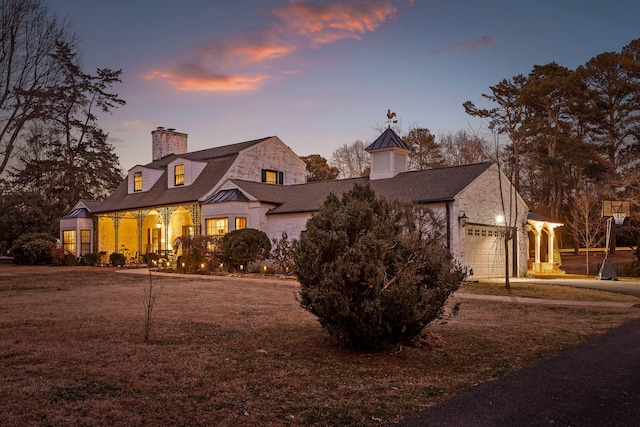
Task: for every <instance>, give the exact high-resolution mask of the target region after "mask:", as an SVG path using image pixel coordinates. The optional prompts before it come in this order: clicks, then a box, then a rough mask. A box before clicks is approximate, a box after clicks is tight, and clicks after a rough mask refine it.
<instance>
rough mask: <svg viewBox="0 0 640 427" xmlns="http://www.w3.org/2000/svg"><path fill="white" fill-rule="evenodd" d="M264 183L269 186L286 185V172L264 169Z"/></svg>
mask: <svg viewBox="0 0 640 427" xmlns="http://www.w3.org/2000/svg"><path fill="white" fill-rule="evenodd" d="M262 182H265V183H267V184H279V185H283V184H284V172H278V171H273V170H268V169H262Z"/></svg>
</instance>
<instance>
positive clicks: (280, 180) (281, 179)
mask: <svg viewBox="0 0 640 427" xmlns="http://www.w3.org/2000/svg"><path fill="white" fill-rule="evenodd" d="M278 184H280V185H283V184H284V172H278Z"/></svg>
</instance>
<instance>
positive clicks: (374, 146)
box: [365, 128, 411, 151]
mask: <svg viewBox="0 0 640 427" xmlns="http://www.w3.org/2000/svg"><path fill="white" fill-rule="evenodd" d="M395 147H397V148H402V149H403V150H409V151H411V149H410V148H409V146H408V145H407V144H405V142H404V141H403V140H402V138H400V137H399V136H398V134H396V133H395V132H394V131H393V130H392V129H391V128H387V130H385V131H384V132H382V135H380V136H379V137H378V139H376V140H375V141H373V142H372V143H371V144H370V145H369V146H368V147H367V148H365V150H366V151H372V150H380V149H384V148H395Z"/></svg>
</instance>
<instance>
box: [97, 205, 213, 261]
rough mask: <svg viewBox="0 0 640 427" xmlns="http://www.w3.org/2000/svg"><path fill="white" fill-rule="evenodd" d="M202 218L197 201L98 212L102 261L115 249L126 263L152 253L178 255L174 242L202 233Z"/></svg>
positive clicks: (98, 248)
mask: <svg viewBox="0 0 640 427" xmlns="http://www.w3.org/2000/svg"><path fill="white" fill-rule="evenodd" d="M200 218H201V214H200V206H199V205H196V204H194V205H188V206H168V207H166V206H165V207H157V208H153V209H145V210H137V211H128V212H113V213H105V214H100V215H96V216H94V227H95V230H96V245H95V246H96V248H97V252H98V253H100V255H101V258H102V262H103V263H108V262H109V257H110V255H111V254H112V253H114V252H117V253H121V254H122V255H124V257H125V260H126V262H127V263H138V262H144V260H145V256H147V255H149V254H156V255H157V256H158V257H159V258H162V259H166V260H171V261H173V260H174V259H175V257H176V256H177V255H178V254H176V253H175V250H174V247H173V242H174V241H175V240H176V238H178V237H180V236H186V235H194V234H200V222H201V220H200Z"/></svg>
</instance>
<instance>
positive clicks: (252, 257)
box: [220, 228, 271, 269]
mask: <svg viewBox="0 0 640 427" xmlns="http://www.w3.org/2000/svg"><path fill="white" fill-rule="evenodd" d="M269 252H271V242H270V241H269V237H268V236H267V235H266V234H265V233H264V232H263V231H260V230H256V229H253V228H244V229H242V230H234V231H232V232H230V233H227V234H225V235H224V237H222V239H221V241H220V255H221V257H222V259H223V260H224V261H225V263H226V264H227V265H229V266H231V267H233V268H236V269H239V268H240V266H244V267H245V268H246V267H247V265H248V264H249V263H251V262H254V261H261V260H263V259H267V258H268V257H269Z"/></svg>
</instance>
